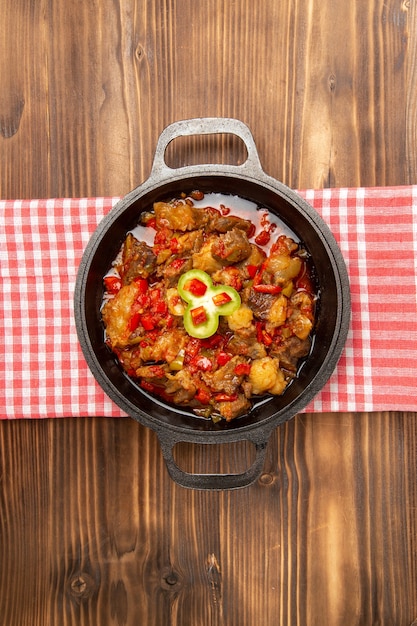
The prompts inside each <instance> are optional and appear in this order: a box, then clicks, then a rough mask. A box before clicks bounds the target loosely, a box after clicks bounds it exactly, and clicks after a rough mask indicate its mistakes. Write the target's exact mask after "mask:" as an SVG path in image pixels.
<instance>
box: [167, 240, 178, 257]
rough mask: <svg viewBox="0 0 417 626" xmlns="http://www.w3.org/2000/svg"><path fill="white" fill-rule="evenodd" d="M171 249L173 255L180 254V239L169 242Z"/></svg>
mask: <svg viewBox="0 0 417 626" xmlns="http://www.w3.org/2000/svg"><path fill="white" fill-rule="evenodd" d="M169 249H170V250H171V252H172V254H176V253H177V252H178V239H177V238H176V237H173V238H172V239H171V241H170V242H169Z"/></svg>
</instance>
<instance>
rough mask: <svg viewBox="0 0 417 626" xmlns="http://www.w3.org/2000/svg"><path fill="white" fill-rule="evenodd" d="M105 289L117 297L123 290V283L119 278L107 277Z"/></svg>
mask: <svg viewBox="0 0 417 626" xmlns="http://www.w3.org/2000/svg"><path fill="white" fill-rule="evenodd" d="M104 287H105V289H106V291H107V292H108V293H111V294H112V295H115V294H116V293H117V292H118V291H120V289H121V288H122V281H121V280H120V278H119V277H118V276H106V277H105V279H104Z"/></svg>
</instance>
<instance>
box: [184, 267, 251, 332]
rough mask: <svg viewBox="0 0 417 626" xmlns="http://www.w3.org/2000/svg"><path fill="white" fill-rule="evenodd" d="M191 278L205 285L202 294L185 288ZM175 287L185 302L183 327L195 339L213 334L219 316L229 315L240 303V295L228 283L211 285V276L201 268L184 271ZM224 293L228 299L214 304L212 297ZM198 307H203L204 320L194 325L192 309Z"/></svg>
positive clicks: (217, 324) (216, 327)
mask: <svg viewBox="0 0 417 626" xmlns="http://www.w3.org/2000/svg"><path fill="white" fill-rule="evenodd" d="M193 279H197V280H199V281H201V282H202V283H204V284H205V285H206V287H207V290H206V292H205V293H204V295H194V294H193V293H191V291H188V290H187V289H185V286H186V284H187V283H188V282H189V281H191V280H193ZM177 289H178V293H179V295H180V296H181V298H182V299H183V300H184V301H185V302H186V303H187V307H186V309H185V311H184V328H185V330H186V331H187V333H188V334H189V335H191V337H195V338H197V339H207V337H211V336H212V335H214V333H215V332H216V331H217V329H218V327H219V316H220V315H224V316H225V315H231V314H232V313H234V312H235V311H236V310H237V309H238V308H239V307H240V304H241V299H240V295H239V294H238V292H237V291H236V289H234V288H233V287H230V286H229V285H213V281H212V279H211V276H209V275H208V274H207V273H206V272H204V271H203V270H189V271H188V272H185V274H183V275H182V276H181V278H180V279H179V281H178V285H177ZM224 293H225V294H227V296H228V297H229V298H230V300H229V301H228V302H225V303H224V304H220V305H216V304H215V302H214V301H213V297H215V296H217V295H221V294H224ZM199 307H204V310H205V313H206V320H205V321H203V322H202V323H199V324H197V325H196V324H195V323H194V322H193V317H192V311H193V310H195V309H197V308H199Z"/></svg>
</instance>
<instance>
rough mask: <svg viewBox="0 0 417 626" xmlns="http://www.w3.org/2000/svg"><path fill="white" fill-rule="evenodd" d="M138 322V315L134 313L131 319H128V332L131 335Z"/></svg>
mask: <svg viewBox="0 0 417 626" xmlns="http://www.w3.org/2000/svg"><path fill="white" fill-rule="evenodd" d="M139 322H140V314H139V313H134V314H133V315H132V317H131V318H130V319H129V330H130V332H131V333H133V331H135V330H136V329H137V327H138V326H139Z"/></svg>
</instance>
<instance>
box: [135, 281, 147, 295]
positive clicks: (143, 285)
mask: <svg viewBox="0 0 417 626" xmlns="http://www.w3.org/2000/svg"><path fill="white" fill-rule="evenodd" d="M135 283H136V284H137V286H138V288H139V293H140V294H144V293H146V292H147V290H148V281H147V280H146V278H135Z"/></svg>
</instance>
